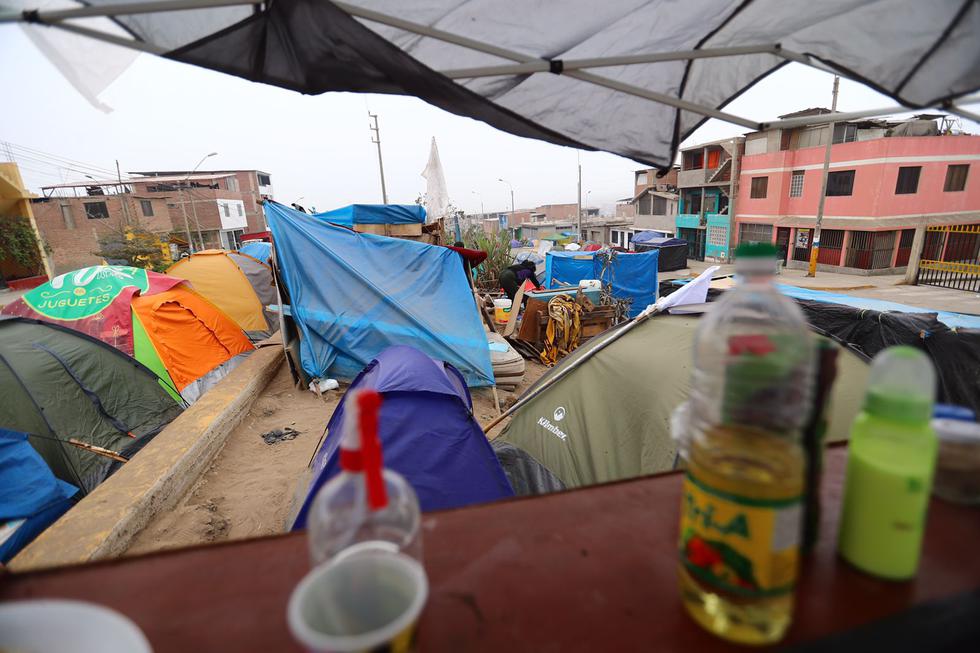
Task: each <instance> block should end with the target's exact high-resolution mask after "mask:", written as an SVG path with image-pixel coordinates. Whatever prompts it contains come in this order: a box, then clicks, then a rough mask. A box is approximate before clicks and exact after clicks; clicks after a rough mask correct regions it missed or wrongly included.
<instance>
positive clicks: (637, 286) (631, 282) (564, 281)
mask: <svg viewBox="0 0 980 653" xmlns="http://www.w3.org/2000/svg"><path fill="white" fill-rule="evenodd" d="M600 251H602V250H600ZM598 254H599V252H548V255H547V259H546V261H545V280H544V283H545V285H546V286H547V287H548V288H555V287H557V286H561V285H572V286H575V285H578V282H579V281H581V280H582V279H601V280H602V282H603V284H610V285H611V286H612V294H613V297H618V298H627V297H629V298H631V299H632V300H633V304H632V306H631V307H630V312H629V316H630V317H636V316H637V315H639V313H640V311H642V310H643V309H644V308H646V307H647V306H648V305H650V304H652V303H653V302H655V301H657V261H658V259H659V257H660V253H659V252H658V251H656V250H653V251H650V252H642V253H636V254H629V253H624V252H617V253H616V255H615V256H616V258H615V261H614V262H613V264H612V266H611V267H610V268H609V269H607V270H605V272H603V263H602V260H601V258H600V257H599V256H597V255H598Z"/></svg>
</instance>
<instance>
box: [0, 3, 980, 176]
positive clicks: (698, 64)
mask: <svg viewBox="0 0 980 653" xmlns="http://www.w3.org/2000/svg"><path fill="white" fill-rule="evenodd" d="M2 4H3V5H4V6H7V7H13V8H14V9H13V10H11V11H7V12H5V13H3V14H0V22H13V21H21V22H26V23H32V24H34V25H49V26H54V27H55V28H56V30H55V32H54V33H52V31H51V30H48V33H45V34H42V33H40V32H39V31H38V30H39V29H40V28H37V27H32V30H33V31H34V34H33V38H34V39H35V40H36V41H38V42H39V44H41V46H42V49H43V51H45V52H46V53H48V54H49V57H50V58H51V60H52V62H53V63H55V64H56V65H58V66H59V67H60V68H61V69H62V71H63V72H64V73H65V75H66V77H67V78H68V79H70V80H71V81H72V82H73V83H74V84H75V85H76V87H78V88H79V89H80V90H82V91H83V92H86V93H87V95H88V96H89V97H90V99H91V98H93V97H94V96H95V95H97V93H98V91H99V90H101V88H104V86H105V85H106V84H108V82H109V81H111V79H112V75H108V76H107V75H105V74H103V75H102V76H101V79H100V82H99V84H92V83H87V82H86V75H87V73H88V71H89V70H92V69H95V70H99V71H100V72H103V73H105V72H106V71H107V70H108V69H110V68H112V66H105V67H103V68H102V69H100V67H99V66H98V62H97V61H96V60H95V59H96V58H95V57H94V56H93V53H92V52H91V48H87V51H86V57H84V58H83V59H84V60H82V61H79V60H78V58H77V57H72V56H71V47H70V44H67V45H66V44H65V43H60V44H59V42H58V40H57V37H58V36H59V35H60V36H62V37H65V38H66V39H70V38H77V36H75V35H78V34H81V35H84V36H89V37H93V38H97V39H100V40H102V41H106V42H109V43H115V44H121V45H125V46H128V47H131V48H134V49H138V50H142V51H145V52H150V53H153V54H157V55H160V56H164V57H167V58H169V59H174V60H177V61H183V62H186V63H191V64H195V65H198V66H203V67H206V68H211V69H214V70H218V71H221V72H225V73H228V74H231V75H237V76H239V77H243V78H245V79H249V80H252V81H257V82H263V83H267V84H273V85H276V86H281V87H283V88H288V89H293V90H296V91H300V92H302V93H309V94H317V93H324V92H327V91H355V92H371V93H390V94H402V95H414V96H417V97H419V98H421V99H423V100H425V101H427V102H429V103H431V104H433V105H435V106H438V107H440V108H442V109H445V110H447V111H451V112H453V113H456V114H459V115H464V116H469V117H471V118H476V119H478V120H482V121H484V122H486V123H488V124H490V125H492V126H494V127H496V128H498V129H501V130H504V131H507V132H510V133H512V134H517V135H519V136H526V137H531V138H538V139H542V140H545V141H549V142H552V143H557V144H559V145H568V146H573V147H579V148H583V149H598V150H605V151H608V152H613V153H615V154H619V155H622V156H626V157H629V158H632V159H635V160H636V161H641V162H644V163H647V164H650V165H653V166H657V167H660V168H663V169H666V168H668V167H669V166H670V165H671V164H672V163H673V161H674V155H675V153H676V150H677V146H678V144H679V143H680V142H681V141H682V140H684V139H685V138H686V137H687V136H689V135H690V134H691V133H692V132H693V131H694V130H695V129H697V127H698V126H700V125H701V124H702V123H703V122H704V121H705V120H707V119H708V118H719V119H721V120H725V121H727V122H731V123H734V124H737V125H740V126H742V127H745V128H747V129H752V130H761V129H768V128H772V127H789V126H795V125H799V124H801V123H802V122H805V123H807V124H815V123H818V122H820V121H825V122H827V123H830V122H834V121H838V120H848V119H854V118H859V117H866V116H871V115H881V114H883V113H889V112H895V111H899V110H900V109H901V107H889V108H883V109H873V110H868V111H861V112H850V113H833V114H829V115H827V116H821V117H812V116H810V117H807V118H804V119H793V118H789V119H786V120H782V121H777V122H766V123H763V122H758V121H755V120H751V119H747V118H745V117H742V116H737V115H733V114H731V113H729V112H726V111H724V110H723V108H724V107H725V105H727V104H728V103H729V102H731V101H732V100H733V99H734V98H736V97H737V96H738V95H740V94H741V93H743V92H744V91H745V90H747V89H748V88H750V87H751V86H752V85H753V84H755V83H756V82H758V81H759V80H760V79H762V78H763V77H765V76H766V75H768V74H769V73H771V72H773V71H774V70H776V69H778V68H779V67H781V66H783V65H785V64H786V63H789V62H799V63H802V64H805V65H809V66H813V67H816V68H819V69H823V70H827V71H832V72H834V73H836V74H839V75H841V76H843V77H845V78H848V79H852V80H855V81H858V82H860V83H863V84H865V85H867V86H869V87H871V88H874V89H875V90H877V91H879V92H881V93H883V94H885V95H887V96H889V97H891V98H893V99H894V100H896V101H898V102H899V103H901V104H902V105H904V106H905V107H927V106H943V107H944V108H945V109H946V110H947V111H950V112H952V113H956V114H958V115H961V116H964V117H967V118H971V119H974V120H980V116H978V115H977V114H976V113H971V112H970V111H969V110H967V109H965V108H963V107H962V106H960V105H961V104H964V103H967V102H969V101H977V100H976V98H973V99H972V100H970V99H968V98H964V96H965V95H966V94H968V93H971V92H974V91H976V90H977V89H978V88H980V39H978V38H977V34H978V33H980V3H977V2H975V1H973V0H935V1H934V2H921V1H920V0H877V1H869V0H822V1H821V2H813V1H812V0H688V1H687V2H683V3H680V2H670V1H667V0H659V1H647V0H605V1H604V2H594V1H592V0H567V1H566V2H562V3H547V2H537V3H528V2H524V1H523V0H484V1H481V2H471V1H468V0H427V1H426V2H420V1H418V0H405V1H403V2H391V1H386V0H355V1H353V2H327V1H326V0H271V1H267V2H257V1H256V0H129V1H128V2H127V1H125V0H124V1H120V0H83V1H81V2H80V3H79V4H80V5H85V6H82V7H79V8H76V9H71V8H69V9H42V6H43V5H44V3H43V2H41V0H2ZM107 17H108V18H107ZM77 18H87V19H89V20H86V21H82V22H79V21H77V20H74V19H77ZM100 18H101V20H100ZM93 19H94V22H93ZM67 32H71V34H67ZM75 45H77V43H76V44H75ZM108 56H109V57H114V58H118V54H117V53H116V52H112V53H111V54H110V55H108ZM118 68H119V67H118V65H117V66H116V70H115V71H114V73H115V74H118V73H119V72H120V71H119V69H118ZM96 77H99V76H98V75H94V76H93V78H96ZM106 77H108V81H106ZM956 101H959V102H956Z"/></svg>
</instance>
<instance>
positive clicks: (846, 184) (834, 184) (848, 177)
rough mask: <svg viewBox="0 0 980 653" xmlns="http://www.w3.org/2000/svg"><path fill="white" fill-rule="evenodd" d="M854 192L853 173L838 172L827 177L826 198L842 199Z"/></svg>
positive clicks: (850, 171)
mask: <svg viewBox="0 0 980 653" xmlns="http://www.w3.org/2000/svg"><path fill="white" fill-rule="evenodd" d="M852 192H854V171H853V170H840V171H839V172H831V173H830V174H828V175H827V197H843V196H845V195H850V194H851V193H852Z"/></svg>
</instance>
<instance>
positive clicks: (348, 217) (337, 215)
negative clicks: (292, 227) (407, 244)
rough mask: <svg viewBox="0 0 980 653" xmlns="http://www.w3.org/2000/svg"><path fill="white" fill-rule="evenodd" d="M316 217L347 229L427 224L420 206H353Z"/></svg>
mask: <svg viewBox="0 0 980 653" xmlns="http://www.w3.org/2000/svg"><path fill="white" fill-rule="evenodd" d="M314 215H315V216H316V217H318V218H322V219H324V220H326V221H327V222H332V223H334V224H342V225H344V226H347V227H350V226H352V225H355V224H414V223H424V222H425V207H423V206H420V205H418V204H351V205H350V206H344V207H341V208H339V209H334V210H333V211H325V212H324V213H315V214H314Z"/></svg>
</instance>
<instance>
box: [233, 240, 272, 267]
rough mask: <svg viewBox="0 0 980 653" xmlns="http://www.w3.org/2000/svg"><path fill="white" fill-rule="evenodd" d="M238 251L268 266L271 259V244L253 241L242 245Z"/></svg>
mask: <svg viewBox="0 0 980 653" xmlns="http://www.w3.org/2000/svg"><path fill="white" fill-rule="evenodd" d="M238 251H239V252H241V253H242V254H244V255H246V256H251V257H252V258H254V259H256V260H258V261H262V262H263V263H265V264H266V265H268V264H269V259H270V258H272V243H266V242H263V241H261V240H254V241H252V242H250V243H245V244H244V245H242V246H241V247H240V248H238Z"/></svg>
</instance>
